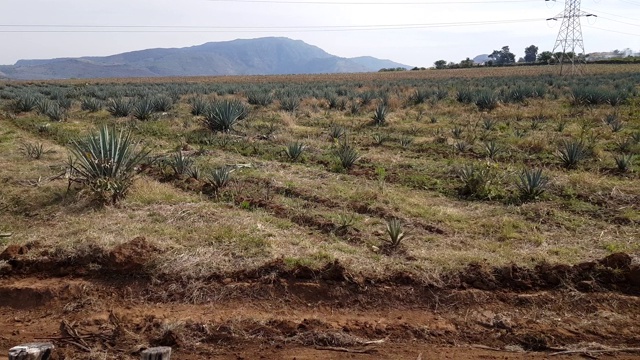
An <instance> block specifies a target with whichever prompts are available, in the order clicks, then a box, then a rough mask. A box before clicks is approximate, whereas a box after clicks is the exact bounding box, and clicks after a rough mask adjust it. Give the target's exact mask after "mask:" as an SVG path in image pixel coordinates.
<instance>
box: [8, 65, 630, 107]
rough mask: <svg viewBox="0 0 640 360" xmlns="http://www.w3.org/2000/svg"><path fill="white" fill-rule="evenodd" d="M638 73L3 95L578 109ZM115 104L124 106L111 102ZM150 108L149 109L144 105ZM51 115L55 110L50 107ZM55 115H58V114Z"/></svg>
mask: <svg viewBox="0 0 640 360" xmlns="http://www.w3.org/2000/svg"><path fill="white" fill-rule="evenodd" d="M638 82H640V75H639V74H633V73H632V74H609V75H595V76H590V77H584V78H578V79H572V78H556V77H552V76H546V75H545V76H540V77H522V76H521V77H503V78H499V77H495V78H478V79H455V78H453V79H430V80H424V79H419V78H418V79H398V80H394V79H388V80H385V81H381V80H375V79H373V80H363V81H347V80H345V81H333V82H328V81H324V82H323V81H319V82H307V83H287V82H281V83H278V82H274V83H265V84H252V83H241V82H239V83H237V84H232V83H231V84H227V83H225V84H216V83H209V84H207V83H165V84H145V83H140V84H101V85H61V84H12V83H7V84H0V99H10V100H14V102H15V104H14V107H15V110H16V111H17V112H26V111H31V109H33V108H34V107H35V106H36V104H37V103H38V102H42V100H44V99H48V100H51V101H53V102H54V104H56V106H57V107H58V108H60V109H64V110H67V109H69V108H70V107H71V105H72V103H73V102H74V101H78V102H80V103H81V106H82V109H83V110H88V111H97V110H100V109H102V108H104V107H105V106H106V107H108V108H109V109H113V111H114V113H115V114H116V115H117V116H121V115H122V114H131V113H132V112H133V107H134V106H136V107H137V108H138V110H137V111H135V112H136V113H137V114H139V115H140V116H141V117H143V118H145V117H147V116H148V113H149V110H148V109H149V106H148V105H149V104H148V103H152V104H151V106H152V107H153V108H155V111H160V112H164V111H167V109H169V108H170V107H171V106H172V104H173V103H176V102H178V101H180V99H181V98H182V97H184V96H187V97H194V96H198V95H206V96H209V95H216V96H225V95H229V94H233V95H235V96H237V95H243V96H244V97H245V98H246V100H247V102H248V103H249V104H251V105H258V106H268V105H270V104H271V103H272V102H273V101H274V100H276V99H277V100H279V102H280V106H281V108H282V109H284V110H287V111H293V110H295V109H296V108H297V107H298V106H299V105H300V101H301V99H305V98H315V99H324V100H325V101H326V103H327V106H328V107H329V108H330V109H340V110H344V109H346V108H347V107H348V106H349V105H352V106H354V108H352V109H351V111H352V112H354V113H357V109H356V107H357V106H358V105H360V106H367V105H368V104H369V103H371V102H372V101H373V100H375V99H383V100H384V99H386V98H389V97H392V96H393V97H396V98H398V99H400V102H401V103H403V104H404V105H405V106H412V105H415V104H420V103H424V102H427V101H429V102H438V101H443V100H445V99H447V98H452V99H455V100H457V101H459V102H461V103H473V104H476V105H477V106H478V108H480V109H481V110H492V109H493V108H495V107H496V106H497V105H498V104H499V103H501V102H502V103H516V102H522V101H526V100H527V99H530V98H540V97H551V98H553V99H556V98H559V97H565V98H566V99H568V101H569V103H571V104H573V105H576V106H584V105H587V106H591V105H599V104H610V105H612V106H617V105H620V104H622V103H624V102H626V101H627V100H628V99H629V98H631V97H634V96H637V95H638V89H637V87H636V84H637V83H638ZM452 95H453V96H452ZM114 101H116V102H118V104H113V102H114ZM145 105H147V106H145ZM52 115H53V111H52ZM53 118H56V117H55V116H53Z"/></svg>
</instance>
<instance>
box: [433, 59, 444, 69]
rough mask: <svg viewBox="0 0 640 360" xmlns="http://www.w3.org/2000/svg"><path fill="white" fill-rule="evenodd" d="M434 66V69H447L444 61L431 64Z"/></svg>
mask: <svg viewBox="0 0 640 360" xmlns="http://www.w3.org/2000/svg"><path fill="white" fill-rule="evenodd" d="M433 65H435V66H436V69H444V68H446V67H447V62H446V61H444V60H438V61H436V62H434V63H433Z"/></svg>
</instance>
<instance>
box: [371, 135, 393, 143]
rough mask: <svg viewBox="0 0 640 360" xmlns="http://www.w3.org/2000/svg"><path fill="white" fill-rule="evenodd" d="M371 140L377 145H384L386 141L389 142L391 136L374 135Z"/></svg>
mask: <svg viewBox="0 0 640 360" xmlns="http://www.w3.org/2000/svg"><path fill="white" fill-rule="evenodd" d="M371 138H372V139H373V143H374V144H375V145H382V144H384V142H385V141H387V140H389V136H388V135H386V134H380V133H377V134H373V135H372V136H371Z"/></svg>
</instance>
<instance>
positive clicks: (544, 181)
mask: <svg viewBox="0 0 640 360" xmlns="http://www.w3.org/2000/svg"><path fill="white" fill-rule="evenodd" d="M548 185H549V178H548V177H546V176H545V175H543V173H542V169H524V170H522V172H521V173H520V175H519V179H518V182H517V187H518V192H519V193H520V200H521V201H523V202H527V201H533V200H537V199H538V198H540V197H541V196H542V194H544V192H545V190H546V189H547V186H548Z"/></svg>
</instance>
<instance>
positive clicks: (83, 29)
mask: <svg viewBox="0 0 640 360" xmlns="http://www.w3.org/2000/svg"><path fill="white" fill-rule="evenodd" d="M535 21H543V19H515V20H490V21H470V22H450V23H424V24H380V25H315V26H309V25H305V26H196V25H176V26H173V25H63V24H48V25H47V24H40V25H36V24H13V25H11V24H0V27H1V28H38V29H42V30H25V29H15V30H14V29H11V30H0V33H209V32H212V33H214V32H313V31H364V30H399V29H421V28H444V27H462V26H485V25H501V24H512V23H522V22H535ZM44 29H73V30H44ZM89 29H97V30H89ZM140 29H145V30H140ZM156 29H160V30H156ZM162 29H172V30H162ZM179 29H192V30H179ZM195 29H200V30H195Z"/></svg>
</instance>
